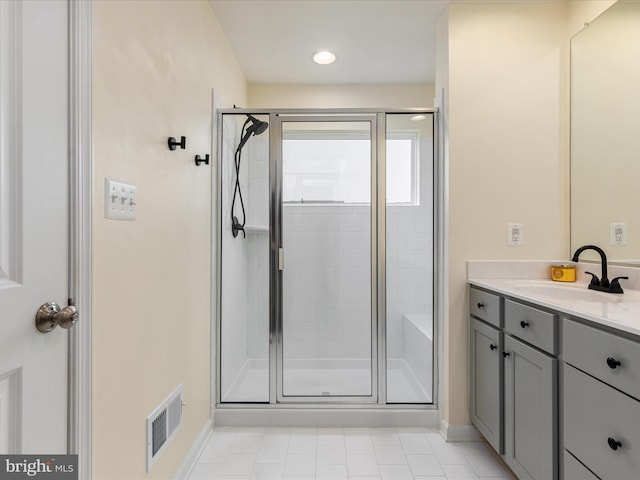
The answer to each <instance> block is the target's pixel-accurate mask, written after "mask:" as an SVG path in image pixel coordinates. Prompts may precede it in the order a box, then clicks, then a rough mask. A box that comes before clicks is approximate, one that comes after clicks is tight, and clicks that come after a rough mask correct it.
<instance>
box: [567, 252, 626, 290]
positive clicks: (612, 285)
mask: <svg viewBox="0 0 640 480" xmlns="http://www.w3.org/2000/svg"><path fill="white" fill-rule="evenodd" d="M585 250H595V251H596V252H598V254H599V255H600V261H601V264H602V277H601V278H600V279H598V276H597V275H595V274H593V273H591V272H585V273H588V274H589V275H591V282H589V288H590V289H591V290H598V291H600V292H608V293H624V291H623V290H622V287H621V286H620V280H623V279H624V280H627V279H628V278H629V277H615V278H614V279H613V280H611V282H609V279H608V278H607V255H606V254H605V253H604V250H602V249H601V248H600V247H597V246H595V245H584V246H582V247H580V248H579V249H578V250H576V253H574V254H573V258H572V259H571V260H572V261H573V262H577V261H578V257H580V254H581V253H582V252H584V251H585Z"/></svg>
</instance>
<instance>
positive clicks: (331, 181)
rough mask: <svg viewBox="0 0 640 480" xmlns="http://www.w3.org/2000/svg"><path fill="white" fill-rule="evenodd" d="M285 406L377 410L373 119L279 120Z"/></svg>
mask: <svg viewBox="0 0 640 480" xmlns="http://www.w3.org/2000/svg"><path fill="white" fill-rule="evenodd" d="M277 119H278V120H277V122H276V131H275V135H276V136H279V141H278V142H277V147H276V148H278V149H279V151H278V154H277V158H278V163H277V168H276V171H277V173H276V176H277V179H276V182H272V184H273V183H275V185H276V188H277V190H278V196H279V201H278V202H277V204H278V205H279V208H278V209H277V212H276V215H275V216H274V220H275V222H276V224H277V225H276V226H275V227H274V228H272V230H273V231H274V232H276V235H279V236H280V237H279V238H276V239H275V242H274V245H279V248H281V249H280V250H279V251H278V252H275V253H276V254H277V263H278V266H279V269H280V275H281V276H280V281H279V288H280V294H279V296H278V297H279V301H280V305H281V308H280V315H279V323H278V332H277V338H278V344H277V347H278V348H277V351H278V353H277V359H278V362H277V364H278V368H277V377H278V382H277V383H278V388H277V391H278V402H298V403H299V402H314V403H317V402H334V403H336V402H337V403H347V402H360V403H362V402H375V401H376V400H377V335H376V333H377V329H376V326H377V319H376V308H375V305H376V295H375V287H376V281H375V278H376V265H377V264H376V255H375V252H376V251H377V250H376V236H375V234H373V235H372V232H376V218H375V215H374V214H375V210H376V209H375V205H376V196H375V195H376V189H375V188H374V185H376V169H375V159H376V155H375V146H376V131H377V130H376V117H375V116H374V115H352V116H333V117H322V116H320V117H311V116H297V117H294V116H286V115H281V116H278V117H277Z"/></svg>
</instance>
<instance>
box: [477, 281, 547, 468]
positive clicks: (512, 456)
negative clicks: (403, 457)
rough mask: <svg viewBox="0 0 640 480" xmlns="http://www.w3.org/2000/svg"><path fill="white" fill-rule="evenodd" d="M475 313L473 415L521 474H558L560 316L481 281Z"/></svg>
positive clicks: (481, 429) (493, 444)
mask: <svg viewBox="0 0 640 480" xmlns="http://www.w3.org/2000/svg"><path fill="white" fill-rule="evenodd" d="M469 313H470V320H469V339H470V341H469V348H470V352H469V353H470V364H469V371H470V389H471V392H470V397H471V408H470V416H471V422H472V423H473V424H474V425H475V426H476V428H477V429H478V430H479V431H480V433H482V435H483V436H484V437H485V438H486V439H487V441H488V442H489V443H490V444H491V445H492V446H493V448H494V449H495V450H496V451H497V452H498V453H500V454H501V455H502V457H503V459H504V460H505V462H506V463H507V464H508V465H509V467H511V469H512V470H513V471H514V472H515V473H516V475H518V478H519V479H520V480H557V479H558V474H559V473H558V453H557V452H558V427H557V417H558V415H557V399H558V396H557V392H558V389H557V372H558V366H557V360H556V358H555V356H556V355H557V353H558V342H557V323H558V319H557V315H556V314H555V313H551V312H548V311H546V310H543V309H538V308H535V307H532V306H529V305H526V304H524V303H520V302H517V301H514V300H511V299H509V298H501V297H500V296H499V295H495V294H493V293H490V292H487V291H484V290H482V289H479V288H475V287H471V288H470V290H469Z"/></svg>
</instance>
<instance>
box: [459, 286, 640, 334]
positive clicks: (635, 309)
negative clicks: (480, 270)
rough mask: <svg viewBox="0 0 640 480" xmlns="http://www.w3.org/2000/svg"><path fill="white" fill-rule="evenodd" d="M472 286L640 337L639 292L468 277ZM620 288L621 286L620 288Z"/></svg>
mask: <svg viewBox="0 0 640 480" xmlns="http://www.w3.org/2000/svg"><path fill="white" fill-rule="evenodd" d="M468 282H469V283H470V284H472V285H475V286H478V287H482V288H487V289H489V290H493V291H495V292H498V293H501V294H504V295H508V296H510V297H513V298H516V299H520V300H524V301H527V302H531V303H535V304H538V305H540V306H542V307H547V308H550V309H552V310H556V311H558V312H561V313H566V314H568V315H573V316H576V317H581V318H584V319H586V320H591V321H593V322H595V323H599V324H601V325H607V326H609V327H613V328H615V329H618V330H622V331H624V332H628V333H631V334H634V335H638V336H640V291H638V290H629V289H625V292H624V293H623V294H613V293H604V292H597V291H594V290H589V289H588V288H587V287H588V285H587V283H583V282H576V283H563V282H553V281H551V280H543V279H522V278H512V279H509V278H469V279H468ZM623 288H624V286H623Z"/></svg>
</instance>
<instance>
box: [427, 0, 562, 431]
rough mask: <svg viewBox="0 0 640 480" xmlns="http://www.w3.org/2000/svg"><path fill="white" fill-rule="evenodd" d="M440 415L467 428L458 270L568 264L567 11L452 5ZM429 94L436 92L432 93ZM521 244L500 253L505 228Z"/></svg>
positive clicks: (543, 6)
mask: <svg viewBox="0 0 640 480" xmlns="http://www.w3.org/2000/svg"><path fill="white" fill-rule="evenodd" d="M448 15H449V24H448V29H449V33H448V49H449V54H448V59H449V70H448V76H449V79H448V98H449V115H448V119H447V120H448V129H449V131H448V136H449V158H448V174H449V228H448V235H449V242H448V248H449V259H448V265H449V271H448V275H449V279H448V289H449V291H448V312H447V313H448V315H447V313H445V317H448V318H445V320H444V321H445V328H444V331H445V339H444V358H443V363H444V365H443V368H444V374H445V376H446V381H445V384H444V388H445V392H444V395H443V397H444V398H445V399H446V400H445V403H444V404H443V416H444V419H445V421H446V422H448V423H449V424H450V425H460V424H466V423H468V422H469V420H468V405H469V402H468V387H467V385H468V354H467V352H468V341H467V322H468V321H467V307H466V304H467V287H466V261H467V260H469V259H474V260H476V259H552V258H563V257H566V256H567V255H568V223H569V222H568V220H569V218H568V195H567V192H568V182H569V177H568V173H569V172H568V160H567V159H568V142H567V138H568V137H567V134H568V111H567V107H566V105H567V96H568V90H567V85H568V84H567V71H568V70H567V61H568V39H567V34H566V18H567V5H566V4H564V3H538V4H525V3H514V4H505V3H502V4H496V5H489V4H486V5H482V4H477V3H475V4H452V5H451V6H450V9H449V13H448ZM437 88H438V87H437ZM511 222H517V223H523V224H524V228H525V245H524V246H522V247H508V246H507V244H506V239H507V223H511Z"/></svg>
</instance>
